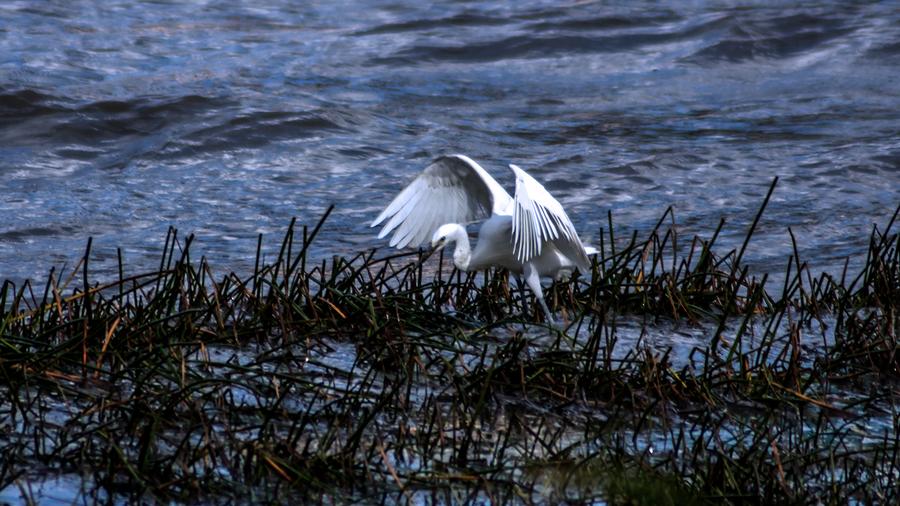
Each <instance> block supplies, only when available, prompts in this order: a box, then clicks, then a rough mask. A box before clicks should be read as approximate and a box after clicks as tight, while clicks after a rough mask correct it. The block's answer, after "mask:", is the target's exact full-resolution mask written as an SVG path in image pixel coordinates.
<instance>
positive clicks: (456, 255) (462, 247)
mask: <svg viewBox="0 0 900 506" xmlns="http://www.w3.org/2000/svg"><path fill="white" fill-rule="evenodd" d="M452 239H453V240H454V241H455V242H456V247H454V248H453V265H455V266H456V268H457V269H459V270H461V271H467V270H469V262H470V261H471V260H472V247H471V246H470V245H469V234H467V233H466V229H465V228H463V227H462V226H459V227H457V228H456V229H455V230H454V231H453V236H452Z"/></svg>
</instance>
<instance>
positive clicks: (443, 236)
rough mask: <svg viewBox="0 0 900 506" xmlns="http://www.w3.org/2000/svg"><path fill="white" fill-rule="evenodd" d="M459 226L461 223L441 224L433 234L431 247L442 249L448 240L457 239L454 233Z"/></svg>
mask: <svg viewBox="0 0 900 506" xmlns="http://www.w3.org/2000/svg"><path fill="white" fill-rule="evenodd" d="M458 227H459V225H454V224H452V223H448V224H446V225H441V227H440V228H438V229H437V230H435V232H434V235H433V236H431V247H432V248H434V249H440V248H443V247H444V246H446V245H447V243H448V242H450V241H452V240H453V239H455V236H454V233H455V232H456V229H457V228H458Z"/></svg>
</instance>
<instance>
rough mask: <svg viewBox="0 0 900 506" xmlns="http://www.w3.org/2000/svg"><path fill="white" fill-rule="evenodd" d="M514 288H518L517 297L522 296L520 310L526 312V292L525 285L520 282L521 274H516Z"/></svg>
mask: <svg viewBox="0 0 900 506" xmlns="http://www.w3.org/2000/svg"><path fill="white" fill-rule="evenodd" d="M516 288H518V289H519V297H521V298H522V310H523V311H524V313H525V314H526V315H527V314H528V294H527V293H525V285H524V284H522V276H519V275H518V274H516Z"/></svg>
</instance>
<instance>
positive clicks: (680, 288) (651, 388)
mask: <svg viewBox="0 0 900 506" xmlns="http://www.w3.org/2000/svg"><path fill="white" fill-rule="evenodd" d="M772 188H773V189H774V183H773V186H772ZM769 196H771V190H770V192H769V195H767V196H766V199H765V201H764V202H763V204H762V205H761V207H760V210H759V213H758V214H757V216H756V219H755V220H754V222H753V224H752V225H750V226H749V227H748V228H747V230H746V235H745V237H746V239H745V241H744V242H743V244H742V247H741V248H739V249H736V250H732V251H727V252H726V253H724V254H720V253H718V252H717V251H718V247H717V244H716V243H717V238H718V237H719V235H720V233H721V232H722V230H723V229H724V227H725V223H724V221H723V222H721V223H720V224H719V226H718V227H717V228H716V229H715V230H714V231H713V232H712V233H711V234H710V235H709V237H708V238H706V239H703V238H699V237H697V238H693V239H692V240H691V241H689V242H683V241H682V240H681V239H680V238H679V237H678V235H677V227H676V226H675V219H674V216H673V213H672V210H671V209H670V210H667V211H666V212H665V213H664V214H663V216H662V217H661V219H660V220H659V223H658V224H657V225H656V227H654V228H653V230H651V231H650V232H649V234H647V236H646V237H638V234H637V233H634V234H632V235H631V236H630V237H628V238H627V239H626V238H620V237H615V236H614V234H613V231H614V230H615V228H614V227H613V223H612V216H611V215H610V218H609V226H608V228H606V229H605V230H603V231H602V233H601V236H600V250H601V252H600V254H599V255H598V256H597V257H596V259H595V260H594V264H593V267H592V272H590V273H584V274H581V275H575V276H573V277H572V278H571V279H568V280H564V281H560V282H557V283H555V284H554V286H553V287H552V288H551V289H550V290H549V291H548V302H549V303H550V305H551V307H552V308H553V310H554V311H556V312H557V313H558V314H559V315H560V317H561V318H562V319H563V320H564V321H565V324H563V325H561V326H557V327H554V326H549V325H546V324H545V323H543V321H542V316H541V314H540V313H539V312H538V313H535V312H534V311H533V309H534V308H535V307H536V306H535V305H534V303H533V302H534V301H533V300H529V299H530V298H531V296H530V294H529V293H527V292H523V291H521V290H519V289H518V288H517V287H516V286H515V284H513V285H512V286H511V285H510V283H509V282H508V279H507V276H506V274H505V273H503V272H497V271H493V270H492V271H488V272H487V273H479V274H467V273H461V272H457V271H454V270H452V268H451V267H450V266H449V265H448V264H449V262H447V261H445V259H444V258H443V256H442V255H440V254H438V255H436V256H434V257H429V255H428V254H426V253H424V252H417V253H403V254H396V255H389V256H379V255H377V253H376V252H375V251H368V252H364V253H360V254H358V255H356V256H354V257H352V258H341V257H335V258H333V259H332V260H330V261H322V262H315V263H314V262H313V261H312V260H311V258H312V255H311V254H310V248H311V246H312V244H313V243H314V241H315V237H316V235H317V234H318V232H319V231H320V230H321V228H322V227H323V226H325V223H326V222H327V221H326V220H327V218H328V214H329V213H330V212H331V210H330V209H329V211H328V212H327V213H325V215H324V216H323V217H322V219H321V220H320V221H319V222H318V223H316V224H315V225H314V226H312V227H306V226H303V227H298V226H297V224H296V223H294V222H291V224H290V225H289V226H288V229H287V231H286V233H285V236H284V238H283V239H282V241H281V243H280V248H279V253H278V255H277V257H276V258H275V259H274V261H271V262H267V261H264V259H263V255H262V253H261V252H262V246H263V241H264V239H263V237H262V236H260V238H259V242H258V247H257V251H258V253H257V258H256V262H255V268H254V270H253V272H252V273H249V274H248V275H245V276H243V277H241V276H239V275H238V274H236V273H230V274H227V275H217V274H216V273H215V271H214V270H213V268H212V266H210V265H209V263H208V262H207V261H206V259H204V258H199V259H198V258H194V257H192V255H191V245H192V242H193V238H192V237H191V236H188V237H182V236H180V234H179V233H178V232H177V231H176V230H174V229H173V230H170V231H169V234H168V236H167V237H166V239H165V242H164V248H163V253H162V255H161V258H160V263H159V266H158V268H157V269H156V270H154V271H153V272H148V273H144V274H138V275H128V276H126V275H125V266H124V265H123V262H122V257H121V254H120V255H119V276H118V278H117V279H115V280H113V281H111V282H106V283H102V284H101V283H97V282H94V281H92V278H91V271H90V258H91V255H90V249H91V243H90V241H89V242H88V245H87V248H86V251H85V253H84V256H83V258H82V260H81V262H80V263H79V264H78V266H77V267H76V268H75V269H73V270H72V272H70V273H69V274H68V275H63V274H62V273H56V272H54V271H51V274H50V276H49V277H48V279H47V281H46V282H45V283H44V284H43V285H42V286H33V285H32V284H31V283H25V284H24V285H21V286H16V285H14V284H13V283H11V282H9V281H7V282H5V283H4V284H3V285H2V287H0V396H2V398H3V402H2V404H0V490H5V492H4V493H5V494H10V492H9V491H11V490H12V491H15V494H18V495H20V496H21V497H23V498H25V499H28V498H36V497H35V496H34V491H33V488H32V485H33V484H35V483H40V482H41V481H42V480H46V479H48V478H49V477H74V479H75V480H76V481H77V482H78V483H79V485H78V486H77V487H76V488H75V489H74V490H73V491H72V492H71V493H72V497H73V498H80V499H79V500H90V501H93V500H97V501H104V502H119V501H135V500H141V501H170V500H174V501H186V502H198V501H199V502H210V503H220V502H221V503H228V502H231V501H233V500H236V499H239V500H241V501H242V502H246V501H250V502H286V501H304V500H305V501H322V502H343V501H362V500H364V501H366V502H372V503H378V502H392V503H393V502H416V503H433V502H447V503H457V502H458V503H465V502H471V501H482V502H488V501H490V502H520V503H545V502H551V503H555V502H560V501H567V502H569V503H581V502H590V501H595V500H606V501H610V502H612V503H625V504H655V505H660V504H701V503H706V502H715V503H720V502H722V501H723V500H724V501H727V502H732V503H747V502H749V503H766V504H769V503H775V502H778V503H796V504H808V503H817V502H822V503H826V504H832V503H834V504H845V503H847V502H848V501H857V502H863V503H882V504H889V503H896V502H897V501H898V499H900V498H898V489H897V487H896V485H895V483H896V480H897V478H898V473H900V457H898V450H900V446H898V437H900V436H898V434H900V432H898V430H897V425H898V415H897V406H896V403H895V398H896V397H897V396H896V392H897V385H898V382H897V380H898V375H900V369H898V365H900V362H898V341H897V328H898V308H900V238H898V234H897V232H896V231H894V230H895V221H896V218H897V213H895V214H894V216H893V217H892V218H891V219H890V221H889V223H887V225H886V226H885V227H884V228H878V227H875V228H873V231H872V234H871V238H870V241H869V247H868V250H867V252H866V258H865V261H864V264H863V265H864V266H863V268H862V269H861V271H860V272H859V273H858V275H856V276H850V275H849V274H848V273H847V272H844V273H843V274H842V275H841V276H840V277H839V278H838V277H833V276H831V275H829V274H822V275H819V276H818V277H814V276H813V275H812V274H811V272H810V270H809V268H808V266H807V265H806V264H805V263H804V262H803V260H802V259H801V258H799V255H797V248H796V246H795V248H794V254H793V255H791V257H790V258H788V259H785V265H786V267H785V270H786V272H785V274H784V276H783V279H784V282H783V284H782V285H781V286H778V287H772V286H769V284H768V282H767V281H768V276H767V275H766V274H762V275H758V274H756V273H754V272H752V271H751V269H750V268H749V267H748V266H747V265H746V264H745V263H744V262H743V256H744V254H745V252H746V251H747V249H748V248H749V247H751V238H752V235H753V233H754V230H755V228H756V224H757V223H758V221H759V219H760V216H762V215H763V213H764V210H765V207H766V204H767V202H768V199H769ZM898 212H900V209H898ZM792 237H793V234H792ZM795 244H796V242H795ZM635 317H639V318H641V317H642V318H644V320H645V322H646V323H645V328H644V330H642V331H641V332H640V335H638V336H637V337H636V338H631V339H627V337H628V336H626V335H625V333H624V331H623V328H624V327H623V326H624V322H625V320H626V319H628V318H635ZM662 320H664V321H668V322H672V323H673V325H675V326H682V327H686V328H691V329H694V330H695V331H698V332H700V333H701V334H702V335H704V336H705V337H704V338H703V339H701V340H697V341H696V342H695V344H694V345H693V346H690V347H689V349H684V348H685V347H684V346H682V347H681V348H680V349H679V348H677V347H674V346H671V345H669V346H659V345H656V346H650V345H649V344H648V342H647V339H648V338H647V337H646V336H647V335H648V334H649V333H650V332H652V330H653V328H654V325H655V324H656V323H658V322H659V321H662Z"/></svg>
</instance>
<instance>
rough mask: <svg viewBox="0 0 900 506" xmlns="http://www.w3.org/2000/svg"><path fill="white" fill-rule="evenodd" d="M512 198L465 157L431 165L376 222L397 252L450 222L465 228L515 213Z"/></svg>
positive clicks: (446, 157)
mask: <svg viewBox="0 0 900 506" xmlns="http://www.w3.org/2000/svg"><path fill="white" fill-rule="evenodd" d="M512 206H513V199H512V197H510V196H509V193H507V192H506V190H504V189H503V187H501V186H500V184H498V183H497V181H496V180H494V178H492V177H491V175H490V174H488V173H487V171H486V170H484V169H483V168H482V167H481V166H480V165H478V164H477V163H476V162H475V161H474V160H472V159H471V158H469V157H467V156H464V155H450V156H442V157H439V158H437V159H436V160H435V161H433V162H432V163H431V164H430V165H429V166H428V167H426V168H425V170H424V171H422V173H421V174H419V175H418V177H416V178H415V179H414V180H413V181H412V182H411V183H410V184H409V185H408V186H407V187H406V188H404V189H403V191H401V192H400V193H399V194H398V195H397V196H396V197H395V198H394V200H392V201H391V203H390V204H388V206H387V207H386V208H385V209H384V211H382V212H381V214H379V215H378V217H377V218H375V221H373V222H372V226H373V227H375V226H378V225H379V224H380V223H381V222H383V221H385V220H387V223H385V225H384V227H383V228H382V229H381V232H379V234H378V237H379V238H383V237H385V236H387V235H388V234H390V233H391V232H393V233H394V235H393V236H392V237H391V240H390V242H389V244H390V245H391V246H396V247H398V248H403V247H406V246H407V245H410V246H419V245H420V244H422V243H423V242H425V241H427V240H428V239H430V237H431V235H432V234H433V233H434V231H435V230H437V228H438V227H440V226H441V225H444V224H446V223H460V224H466V223H471V222H473V221H476V220H480V219H484V218H488V217H490V216H491V214H512Z"/></svg>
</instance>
